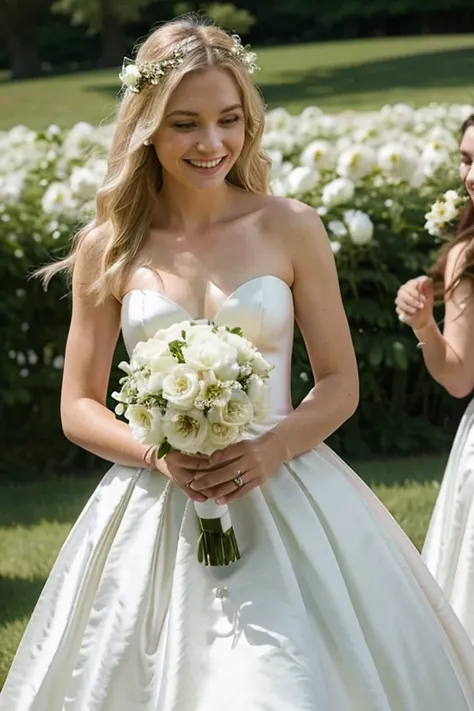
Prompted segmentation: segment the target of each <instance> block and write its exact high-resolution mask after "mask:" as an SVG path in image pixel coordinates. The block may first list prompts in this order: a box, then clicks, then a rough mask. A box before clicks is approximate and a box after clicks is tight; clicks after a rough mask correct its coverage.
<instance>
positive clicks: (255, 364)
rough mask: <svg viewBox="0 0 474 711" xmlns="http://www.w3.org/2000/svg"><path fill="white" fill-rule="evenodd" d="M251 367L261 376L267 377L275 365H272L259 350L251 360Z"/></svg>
mask: <svg viewBox="0 0 474 711" xmlns="http://www.w3.org/2000/svg"><path fill="white" fill-rule="evenodd" d="M250 367H251V368H252V371H253V372H254V373H255V375H260V377H261V378H266V377H267V376H268V375H269V374H270V373H271V371H272V370H273V365H271V364H270V363H269V362H268V361H267V360H265V358H264V357H263V355H262V354H261V353H259V352H258V351H257V352H256V353H255V355H254V356H253V358H252V360H251V361H250Z"/></svg>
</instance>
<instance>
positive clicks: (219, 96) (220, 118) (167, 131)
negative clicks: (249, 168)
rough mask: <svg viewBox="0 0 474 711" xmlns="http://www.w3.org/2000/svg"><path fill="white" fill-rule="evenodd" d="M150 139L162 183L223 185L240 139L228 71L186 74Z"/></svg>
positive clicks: (238, 110)
mask: <svg viewBox="0 0 474 711" xmlns="http://www.w3.org/2000/svg"><path fill="white" fill-rule="evenodd" d="M152 141H153V143H154V146H155V150H156V154H157V156H158V159H159V161H160V163H161V166H162V169H163V180H164V181H165V182H166V180H170V179H172V181H173V182H175V183H179V184H181V185H183V187H184V186H185V187H187V188H191V189H193V190H208V189H213V188H216V187H219V186H220V185H222V183H223V182H224V180H225V178H226V176H227V174H228V173H229V171H230V170H231V168H232V166H233V165H234V164H235V162H236V160H237V158H238V157H239V155H240V153H241V151H242V148H243V146H244V142H245V117H244V110H243V106H242V99H241V96H240V92H239V88H238V86H237V84H236V82H235V80H234V78H233V77H232V75H231V74H230V72H228V71H226V70H223V69H219V68H217V67H210V68H209V69H201V70H198V71H195V72H192V73H190V74H188V75H186V76H185V77H184V79H183V80H182V82H181V83H180V84H179V86H178V87H177V89H176V90H175V91H174V92H173V94H172V95H171V98H170V100H169V102H168V105H167V107H166V110H165V113H164V117H163V121H162V123H161V125H160V127H159V129H158V130H157V132H156V133H155V134H154V136H153V137H152Z"/></svg>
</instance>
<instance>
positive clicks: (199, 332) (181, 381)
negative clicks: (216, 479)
mask: <svg viewBox="0 0 474 711" xmlns="http://www.w3.org/2000/svg"><path fill="white" fill-rule="evenodd" d="M119 368H121V370H123V371H125V373H126V375H125V377H123V378H121V380H120V385H121V390H120V392H115V393H113V394H112V397H114V398H115V399H116V400H118V403H119V404H118V405H117V406H116V408H115V412H116V413H117V415H124V416H125V418H126V419H127V420H128V422H129V426H130V429H131V433H132V436H133V437H134V438H135V439H136V440H138V441H139V442H141V443H142V444H149V445H157V446H158V447H159V449H158V456H159V457H163V456H165V455H166V454H168V453H169V452H171V451H173V450H175V451H176V450H177V451H180V452H183V453H186V454H204V455H209V454H212V453H213V452H215V451H216V450H218V449H223V448H224V447H227V446H229V445H231V444H234V443H236V442H239V441H240V440H242V438H243V437H244V434H245V432H246V430H247V429H248V427H249V425H251V424H252V423H254V422H257V421H259V420H262V419H263V418H264V417H265V415H266V411H267V389H268V388H267V383H266V381H267V380H268V376H269V374H270V371H271V370H272V366H271V365H270V364H269V363H268V362H267V361H266V360H265V359H264V358H263V356H262V354H261V353H260V352H259V351H258V350H257V348H255V346H253V345H252V343H250V342H249V341H248V340H247V339H245V338H244V337H243V335H242V331H241V329H240V328H228V327H226V326H217V325H215V324H214V323H212V322H208V323H206V324H202V323H199V324H198V323H193V322H192V321H184V322H182V323H179V324H174V325H172V326H170V327H169V328H167V329H161V330H159V331H158V332H157V333H156V334H155V335H154V336H153V337H152V338H149V339H148V340H147V341H142V342H140V343H137V345H136V346H135V349H134V350H133V353H132V356H131V358H130V362H129V363H126V362H122V363H120V365H119ZM194 505H195V509H196V513H197V516H198V519H199V523H200V527H201V536H200V538H199V543H198V560H199V562H200V563H203V564H204V565H228V564H229V563H232V562H234V561H236V560H238V559H239V558H240V552H239V548H238V545H237V540H236V537H235V533H234V530H233V528H232V522H231V518H230V514H229V509H228V506H227V505H226V504H224V505H218V504H216V503H214V502H213V501H206V502H205V503H199V502H195V504H194Z"/></svg>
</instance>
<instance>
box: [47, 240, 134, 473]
mask: <svg viewBox="0 0 474 711" xmlns="http://www.w3.org/2000/svg"><path fill="white" fill-rule="evenodd" d="M100 237H101V235H100V233H99V231H98V230H93V231H92V232H91V233H89V234H88V235H87V236H86V238H85V239H84V240H83V242H82V243H81V245H80V247H79V250H78V254H77V261H76V264H75V268H74V275H73V284H72V316H71V324H70V328H69V334H68V338H67V344H66V353H65V362H64V375H63V384H62V391H61V422H62V427H63V431H64V434H65V435H66V437H67V438H68V439H69V440H71V442H74V443H75V444H77V445H79V446H80V447H83V448H84V449H86V450H88V451H89V452H92V453H93V454H96V455H98V456H99V457H102V458H103V459H106V460H108V461H110V462H116V463H118V464H123V465H125V466H131V467H143V466H145V463H144V459H143V457H144V454H145V452H146V450H147V447H145V446H143V445H142V444H140V443H139V442H136V441H134V440H133V439H132V437H131V435H130V432H129V428H128V426H127V424H126V423H125V422H121V421H119V420H118V419H117V418H116V417H115V415H114V413H113V412H111V411H110V410H109V409H108V408H107V407H106V400H107V389H108V386H109V378H110V371H111V367H112V359H113V355H114V351H115V348H116V345H117V340H118V336H119V333H120V304H119V302H118V301H117V300H116V299H115V298H114V297H112V296H110V297H109V298H107V299H106V300H105V301H104V302H102V303H101V304H97V302H96V296H95V295H94V294H90V293H89V292H90V286H91V284H92V283H93V281H95V279H96V278H97V276H98V268H97V263H98V260H97V248H96V244H97V240H98V239H100Z"/></svg>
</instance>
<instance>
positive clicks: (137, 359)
mask: <svg viewBox="0 0 474 711" xmlns="http://www.w3.org/2000/svg"><path fill="white" fill-rule="evenodd" d="M175 365H176V359H175V358H173V356H172V355H171V353H170V352H169V350H168V348H167V346H166V344H163V343H160V342H159V341H156V340H155V339H154V338H149V339H148V340H147V341H140V342H139V343H137V345H136V346H135V348H134V349H133V353H132V357H131V358H130V367H131V369H132V370H135V369H140V368H150V370H153V371H154V372H156V371H157V370H160V368H161V369H165V367H166V368H169V367H172V366H175ZM166 372H169V370H167V371H166Z"/></svg>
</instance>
